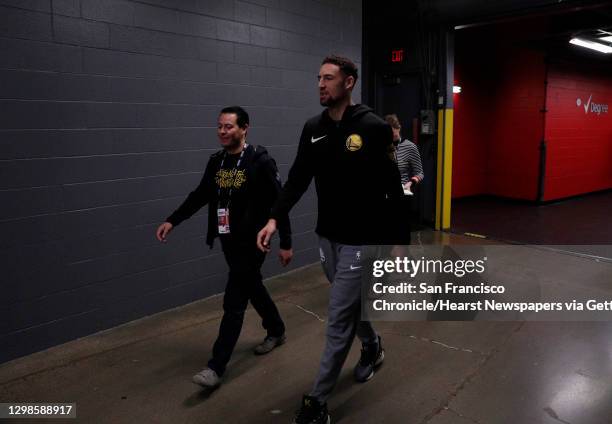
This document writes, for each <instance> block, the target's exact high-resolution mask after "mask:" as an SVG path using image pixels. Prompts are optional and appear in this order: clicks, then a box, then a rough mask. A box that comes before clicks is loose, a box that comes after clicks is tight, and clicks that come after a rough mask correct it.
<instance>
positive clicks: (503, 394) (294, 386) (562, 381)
mask: <svg viewBox="0 0 612 424" xmlns="http://www.w3.org/2000/svg"><path fill="white" fill-rule="evenodd" d="M267 284H268V287H269V288H270V290H271V293H272V295H273V297H274V298H275V299H276V301H277V302H278V306H279V309H280V311H281V314H282V315H283V317H284V318H285V320H286V323H287V327H288V342H287V343H286V344H285V345H283V346H282V347H280V348H279V349H277V350H275V351H273V352H272V353H271V354H269V355H267V356H264V357H256V356H254V355H253V354H252V352H251V349H252V347H253V346H254V345H255V344H256V343H258V342H259V341H260V340H261V339H262V337H263V336H264V333H263V331H262V329H261V328H260V326H259V320H258V317H257V315H256V313H255V312H254V310H252V309H249V311H248V312H247V316H246V319H245V326H244V329H243V333H242V335H241V338H240V340H239V342H238V346H237V349H236V351H235V354H234V356H233V358H232V362H231V363H230V365H229V368H228V371H227V373H226V375H225V381H224V384H223V385H222V386H221V387H220V388H219V389H218V390H216V391H214V392H212V393H211V392H207V391H203V390H201V389H200V388H199V387H197V386H195V385H193V384H192V383H191V376H192V374H193V373H195V372H196V371H198V370H200V369H201V368H202V367H203V366H204V365H205V364H206V361H207V359H208V355H209V354H210V349H211V346H212V343H213V341H214V339H215V336H216V334H217V329H218V325H219V321H220V317H221V312H222V310H221V297H220V296H217V297H213V298H209V299H205V300H202V301H199V302H196V303H193V304H190V305H187V306H185V307H182V308H178V309H175V310H172V311H167V312H164V313H161V314H158V315H155V316H152V317H148V318H145V319H141V320H139V321H135V322H133V323H130V324H127V325H123V326H121V327H117V328H114V329H112V330H109V331H105V332H103V333H99V334H96V335H92V336H89V337H86V338H83V339H80V340H77V341H74V342H70V343H67V344H65V345H62V346H58V347H55V348H52V349H49V350H47V351H44V352H40V353H37V354H34V355H30V356H28V357H26V358H21V359H18V360H15V361H12V362H9V363H6V364H3V365H0V402H43V401H44V402H76V404H77V420H76V422H82V423H88V424H89V423H242V422H244V423H247V422H248V423H289V422H291V420H292V417H293V414H294V411H295V410H296V409H297V407H298V405H299V402H300V399H301V395H302V393H304V392H307V391H308V390H309V389H310V387H311V384H312V382H313V379H314V377H315V373H316V371H317V366H318V362H319V358H320V354H321V352H322V348H323V344H324V333H325V322H324V320H325V317H326V307H327V293H328V286H329V285H328V283H327V281H326V280H325V278H324V276H323V274H322V272H321V270H320V266H319V265H313V266H308V267H305V268H302V269H300V270H297V271H294V272H292V273H290V274H286V275H283V276H280V277H276V278H274V279H271V280H270V281H268V283H267ZM376 328H377V329H378V330H379V332H380V333H381V334H382V336H383V340H384V344H385V347H386V349H387V354H386V357H385V363H384V365H383V366H382V368H381V369H380V370H379V372H378V373H377V374H376V376H375V377H374V379H373V380H371V381H369V382H367V383H365V384H356V383H354V382H353V380H352V374H351V371H352V366H353V365H354V363H355V362H356V361H357V358H358V355H359V346H358V345H357V343H356V344H355V345H354V346H353V349H352V351H351V353H350V356H349V359H348V362H347V365H346V366H345V369H344V370H343V372H342V375H341V378H340V381H339V384H338V386H337V388H336V390H335V392H334V395H333V397H332V399H331V400H330V402H329V407H330V412H331V414H332V421H333V422H341V423H415V424H425V423H427V424H451V423H452V424H475V423H478V424H497V423H500V424H537V423H542V424H560V423H565V424H567V423H571V424H605V423H611V422H612V385H611V384H610V382H611V381H612V323H610V322H484V321H475V322H380V323H376ZM17 422H27V420H20V421H17ZM53 422H62V421H61V420H53ZM65 422H68V423H74V422H75V420H65Z"/></svg>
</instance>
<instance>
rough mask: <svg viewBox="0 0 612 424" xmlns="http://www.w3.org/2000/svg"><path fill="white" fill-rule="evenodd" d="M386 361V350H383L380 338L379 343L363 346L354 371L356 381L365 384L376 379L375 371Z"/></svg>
mask: <svg viewBox="0 0 612 424" xmlns="http://www.w3.org/2000/svg"><path fill="white" fill-rule="evenodd" d="M384 359H385V349H383V347H382V341H381V339H380V336H378V343H372V344H370V345H363V347H362V348H361V358H359V362H357V365H355V370H354V375H355V380H357V381H358V382H360V383H365V382H366V381H368V380H369V379H370V378H372V377H374V370H375V369H376V368H377V367H378V366H380V364H382V362H383V360H384Z"/></svg>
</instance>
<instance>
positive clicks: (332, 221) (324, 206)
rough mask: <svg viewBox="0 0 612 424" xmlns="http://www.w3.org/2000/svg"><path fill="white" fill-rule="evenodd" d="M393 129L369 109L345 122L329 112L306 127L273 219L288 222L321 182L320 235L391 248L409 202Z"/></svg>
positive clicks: (359, 109) (350, 112) (347, 115)
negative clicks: (401, 208)
mask: <svg viewBox="0 0 612 424" xmlns="http://www.w3.org/2000/svg"><path fill="white" fill-rule="evenodd" d="M392 143H393V133H392V130H391V127H390V126H389V125H388V124H387V123H386V122H385V121H384V120H382V119H381V118H380V117H378V116H377V115H375V114H374V113H373V111H372V109H370V108H369V107H367V106H365V105H351V106H349V107H347V108H346V110H345V112H344V114H343V116H342V119H341V120H340V121H333V120H332V119H331V118H330V117H329V113H328V111H327V109H326V110H324V111H323V112H322V113H321V114H320V115H317V116H315V117H313V118H311V119H309V120H308V121H307V122H306V124H305V125H304V129H303V130H302V135H301V137H300V142H299V146H298V151H297V155H296V158H295V161H294V163H293V165H292V167H291V169H290V171H289V176H288V179H287V182H286V183H285V186H284V187H283V190H282V192H281V194H280V196H279V198H278V200H277V201H276V203H275V205H274V207H273V209H272V213H271V217H272V218H275V219H277V220H279V219H280V218H281V217H283V216H286V215H287V214H288V212H289V210H290V209H291V208H292V207H293V206H294V205H295V204H296V203H297V201H298V200H299V199H300V197H301V196H302V195H303V194H304V192H305V191H306V190H307V189H308V186H309V185H310V182H311V180H312V179H313V178H314V180H315V188H316V192H317V197H318V219H317V226H316V230H315V231H316V233H317V234H318V235H320V236H322V237H325V238H327V239H329V240H331V241H333V242H337V243H342V244H349V245H366V244H390V243H391V242H394V243H395V242H398V241H399V240H397V238H396V239H395V240H392V239H391V235H392V234H393V232H397V228H398V227H397V226H395V228H394V225H395V224H396V221H397V219H398V217H399V214H398V213H396V211H397V210H398V209H397V206H398V203H397V202H398V201H399V199H401V197H402V196H403V189H402V185H401V180H400V175H399V171H398V169H397V166H396V164H395V163H394V161H393V160H392Z"/></svg>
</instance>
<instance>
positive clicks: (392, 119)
mask: <svg viewBox="0 0 612 424" xmlns="http://www.w3.org/2000/svg"><path fill="white" fill-rule="evenodd" d="M385 121H387V123H388V124H389V125H391V128H395V129H396V130H397V129H399V128H401V124H400V121H399V118H398V117H397V115H396V114H395V113H391V114H389V115H385Z"/></svg>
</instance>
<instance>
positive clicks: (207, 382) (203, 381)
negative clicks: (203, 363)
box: [191, 367, 221, 389]
mask: <svg viewBox="0 0 612 424" xmlns="http://www.w3.org/2000/svg"><path fill="white" fill-rule="evenodd" d="M191 381H193V382H194V383H195V384H199V385H200V386H202V387H208V388H211V389H212V388H215V387H217V386H219V384H221V377H219V376H218V375H217V373H216V372H215V371H214V370H212V369H210V368H208V367H206V368H204V369H203V370H202V371H200V372H199V373H197V374H196V375H194V376H193V378H192V379H191Z"/></svg>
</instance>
